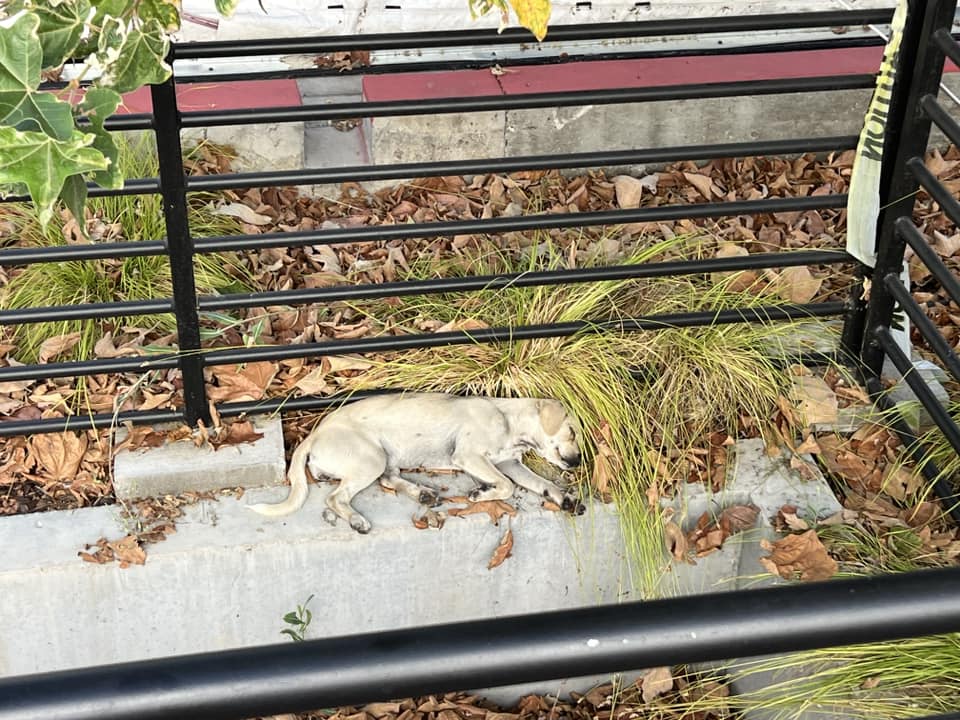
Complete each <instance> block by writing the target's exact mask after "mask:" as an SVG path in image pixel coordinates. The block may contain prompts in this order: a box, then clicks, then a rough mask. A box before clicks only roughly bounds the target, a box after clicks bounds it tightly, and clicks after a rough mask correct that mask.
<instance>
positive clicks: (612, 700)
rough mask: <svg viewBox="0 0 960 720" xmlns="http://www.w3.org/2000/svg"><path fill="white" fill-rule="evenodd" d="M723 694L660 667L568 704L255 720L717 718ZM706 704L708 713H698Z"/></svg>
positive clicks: (453, 696)
mask: <svg viewBox="0 0 960 720" xmlns="http://www.w3.org/2000/svg"><path fill="white" fill-rule="evenodd" d="M729 692H730V691H729V688H728V687H727V685H725V684H722V683H720V682H718V681H717V680H716V679H715V678H713V677H711V676H698V675H696V674H695V673H692V672H685V671H683V670H682V669H677V670H674V671H671V669H670V668H667V667H662V668H654V669H652V670H648V671H646V673H644V674H643V675H642V676H641V677H639V678H638V679H637V680H636V682H633V683H630V684H629V685H626V686H625V687H616V688H615V687H614V686H613V685H610V684H606V685H600V686H598V687H596V688H593V689H592V690H590V691H589V692H588V693H586V694H583V695H581V694H579V693H570V699H569V700H559V699H557V698H554V697H548V696H541V695H527V696H525V697H523V698H521V699H520V701H519V702H518V703H517V706H516V707H515V708H510V709H502V708H499V707H497V706H496V705H493V704H492V703H489V702H487V701H486V700H484V699H483V698H481V697H479V696H477V695H469V694H467V693H463V692H459V693H447V694H446V695H428V696H425V697H418V698H407V699H404V700H397V701H394V702H378V703H370V704H369V705H362V706H357V707H343V708H337V709H335V710H323V711H316V712H309V713H299V714H293V713H290V714H286V715H273V716H270V717H262V718H257V719H256V720H639V719H641V718H642V719H643V720H721V718H728V717H733V713H732V711H731V710H728V709H727V708H726V698H727V697H728V696H729ZM707 700H709V706H710V707H711V708H714V709H712V710H709V711H708V710H703V709H698V703H700V704H701V706H702V705H706V704H707V702H705V701H707Z"/></svg>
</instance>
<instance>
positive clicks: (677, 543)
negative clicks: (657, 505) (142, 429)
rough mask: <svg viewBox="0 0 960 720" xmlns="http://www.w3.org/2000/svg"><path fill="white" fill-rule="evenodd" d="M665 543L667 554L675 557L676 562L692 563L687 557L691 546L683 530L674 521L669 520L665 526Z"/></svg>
mask: <svg viewBox="0 0 960 720" xmlns="http://www.w3.org/2000/svg"><path fill="white" fill-rule="evenodd" d="M663 542H664V544H665V545H666V547H667V552H668V553H670V554H671V555H672V556H673V559H674V560H677V561H679V562H690V558H689V557H688V556H687V551H688V549H689V546H688V544H687V536H686V535H684V534H683V530H681V529H680V526H679V525H677V524H676V523H675V522H673V520H668V521H667V522H665V523H664V525H663Z"/></svg>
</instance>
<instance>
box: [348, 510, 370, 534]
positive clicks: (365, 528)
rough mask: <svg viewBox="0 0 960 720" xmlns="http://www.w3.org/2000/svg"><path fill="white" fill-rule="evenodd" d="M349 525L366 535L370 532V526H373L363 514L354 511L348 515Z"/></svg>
mask: <svg viewBox="0 0 960 720" xmlns="http://www.w3.org/2000/svg"><path fill="white" fill-rule="evenodd" d="M350 527H352V528H353V529H354V530H356V531H357V532H358V533H360V534H361V535H366V534H367V533H368V532H370V528H372V527H373V526H372V525H371V524H370V521H369V520H367V519H366V518H365V517H364V516H363V515H360V514H359V513H354V514H353V515H351V516H350Z"/></svg>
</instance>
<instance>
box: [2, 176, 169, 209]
mask: <svg viewBox="0 0 960 720" xmlns="http://www.w3.org/2000/svg"><path fill="white" fill-rule="evenodd" d="M157 192H160V180H159V178H131V179H128V180H124V181H123V187H122V188H120V189H119V190H108V189H107V188H102V187H100V186H99V185H97V184H96V183H93V182H88V183H87V197H91V198H98V197H120V196H121V195H150V194H152V193H157ZM8 202H32V198H31V197H30V196H29V195H7V196H6V197H0V203H8Z"/></svg>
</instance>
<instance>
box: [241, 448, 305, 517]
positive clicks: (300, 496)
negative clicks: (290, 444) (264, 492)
mask: <svg viewBox="0 0 960 720" xmlns="http://www.w3.org/2000/svg"><path fill="white" fill-rule="evenodd" d="M310 447H311V443H309V442H302V443H300V444H299V445H298V446H297V449H296V450H294V451H293V458H291V460H290V471H289V472H288V473H287V477H288V478H289V479H290V494H289V495H287V497H286V499H285V500H282V501H281V502H278V503H257V504H256V505H247V507H248V508H250V509H251V510H253V511H254V512H258V513H260V514H261V515H266V516H267V517H280V516H282V515H289V514H290V513H292V512H295V511H296V510H299V509H300V508H301V507H303V504H304V503H305V502H306V501H307V494H308V493H309V492H310V489H309V487H308V486H307V457H308V456H309V455H310Z"/></svg>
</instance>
